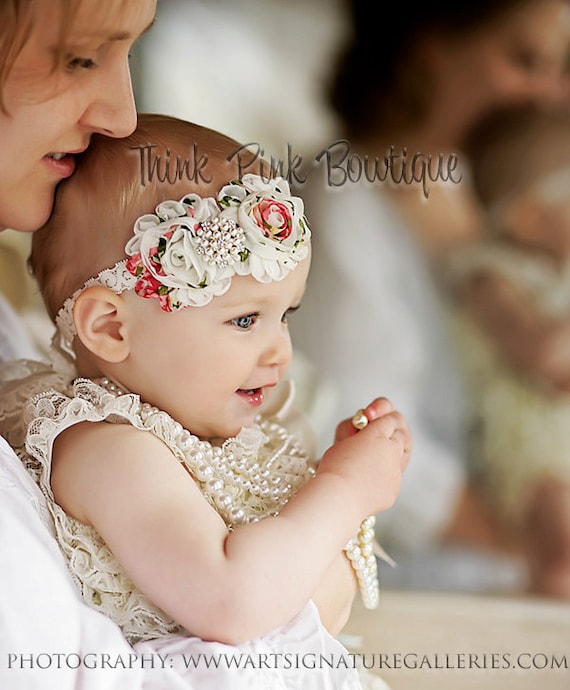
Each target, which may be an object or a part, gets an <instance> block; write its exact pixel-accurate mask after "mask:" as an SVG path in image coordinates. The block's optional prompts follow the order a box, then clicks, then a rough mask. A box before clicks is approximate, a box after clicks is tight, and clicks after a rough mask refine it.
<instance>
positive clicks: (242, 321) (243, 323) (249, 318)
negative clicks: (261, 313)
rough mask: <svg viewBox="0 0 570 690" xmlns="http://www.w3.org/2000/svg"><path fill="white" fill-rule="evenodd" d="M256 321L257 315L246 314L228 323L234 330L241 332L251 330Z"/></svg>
mask: <svg viewBox="0 0 570 690" xmlns="http://www.w3.org/2000/svg"><path fill="white" fill-rule="evenodd" d="M256 319H257V314H247V315H246V316H238V317H237V318H235V319H232V320H231V321H230V323H231V324H232V326H236V328H241V329H242V330H244V331H245V330H247V329H248V328H251V327H252V326H253V324H254V323H255V321H256Z"/></svg>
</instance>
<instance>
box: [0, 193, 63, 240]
mask: <svg viewBox="0 0 570 690" xmlns="http://www.w3.org/2000/svg"><path fill="white" fill-rule="evenodd" d="M52 207H53V197H52V195H51V194H50V196H49V199H46V200H45V201H34V202H33V203H30V204H29V205H27V206H24V205H22V206H21V207H19V208H15V209H14V210H13V211H11V212H9V213H6V214H2V215H0V230H5V229H8V228H9V229H10V230H16V231H17V232H35V231H36V230H39V228H41V227H42V225H44V224H45V223H46V222H47V221H48V219H49V217H50V215H51V210H52Z"/></svg>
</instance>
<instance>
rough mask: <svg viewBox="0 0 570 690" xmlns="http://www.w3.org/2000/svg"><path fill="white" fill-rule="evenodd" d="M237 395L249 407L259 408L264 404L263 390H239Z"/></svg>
mask: <svg viewBox="0 0 570 690" xmlns="http://www.w3.org/2000/svg"><path fill="white" fill-rule="evenodd" d="M236 393H237V394H238V395H239V396H240V398H242V400H245V402H246V403H247V404H248V405H251V406H252V407H259V406H260V405H261V404H263V389H262V388H250V389H248V390H244V389H241V388H240V389H239V390H237V391H236Z"/></svg>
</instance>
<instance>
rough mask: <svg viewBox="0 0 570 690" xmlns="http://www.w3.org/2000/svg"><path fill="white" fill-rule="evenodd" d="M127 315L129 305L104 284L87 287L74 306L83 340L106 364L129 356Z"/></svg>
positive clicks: (78, 332) (75, 317)
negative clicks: (126, 326) (125, 322)
mask: <svg viewBox="0 0 570 690" xmlns="http://www.w3.org/2000/svg"><path fill="white" fill-rule="evenodd" d="M126 313H127V304H126V303H125V300H124V299H123V298H122V297H121V295H117V294H116V293H115V292H113V291H112V290H109V289H108V288H106V287H103V286H102V285H94V286H93V287H90V288H87V289H86V290H84V291H83V292H82V293H81V294H80V295H79V297H78V298H77V301H76V302H75V305H74V307H73V320H74V322H75V328H76V330H77V336H78V338H79V340H80V341H81V342H82V344H83V345H84V347H86V348H87V349H88V350H89V351H90V352H92V353H93V354H94V355H95V356H96V357H99V358H100V359H102V360H104V361H105V362H113V363H118V362H123V361H124V360H125V359H126V358H127V357H128V355H129V343H128V338H127V337H126V330H127V329H126V328H125V327H124V319H125V317H126Z"/></svg>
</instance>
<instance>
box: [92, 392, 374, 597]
mask: <svg viewBox="0 0 570 690" xmlns="http://www.w3.org/2000/svg"><path fill="white" fill-rule="evenodd" d="M93 383H95V384H96V385H97V386H99V387H101V388H102V389H104V390H105V391H106V393H108V394H110V395H112V396H113V397H119V396H122V395H131V396H132V395H133V394H130V393H128V391H126V390H124V389H123V388H122V387H120V386H119V385H117V384H116V383H114V382H113V381H111V380H109V379H107V378H100V379H97V380H95V381H94V382H93ZM135 397H136V399H137V400H138V401H139V409H138V417H139V419H140V423H141V426H142V427H143V428H144V429H146V430H148V431H150V432H151V433H152V434H154V435H155V436H157V437H158V438H160V439H161V440H162V441H163V442H164V443H165V444H166V445H167V446H168V447H169V448H170V449H171V450H172V452H173V453H174V454H175V455H176V457H177V458H178V459H179V460H180V461H181V462H182V464H183V465H184V466H185V467H186V469H187V470H188V471H189V472H190V474H191V475H192V477H193V478H194V480H195V481H196V482H197V484H198V486H199V488H200V490H201V491H202V493H203V494H204V497H205V498H206V500H207V501H208V503H209V504H210V505H211V506H212V507H213V508H214V510H216V512H217V513H218V514H219V515H220V516H221V517H222V519H223V520H224V522H225V523H226V525H227V527H228V529H229V530H233V529H235V528H236V527H238V526H239V525H243V524H247V523H249V522H256V521H258V520H260V519H262V518H265V517H270V516H275V515H278V514H279V512H280V510H281V509H282V508H283V506H284V505H285V504H286V503H287V502H288V501H289V500H290V499H291V498H292V497H293V496H294V495H295V494H296V493H297V492H298V491H299V490H300V489H301V487H302V486H304V485H305V484H306V483H307V482H308V481H309V480H310V479H311V478H313V477H314V476H315V474H316V467H317V464H318V463H317V462H316V461H315V460H314V459H311V458H310V457H309V456H308V454H307V453H306V451H305V450H304V449H303V448H302V446H301V445H300V444H299V443H298V442H297V441H296V440H295V439H294V437H292V436H291V435H290V434H289V433H288V432H287V429H285V428H284V427H283V426H281V425H280V424H278V423H276V422H274V421H271V419H264V418H263V417H262V416H261V415H259V416H258V417H257V418H256V420H255V422H254V424H253V426H252V427H250V428H247V429H242V430H241V431H240V433H239V434H238V435H237V436H235V437H233V438H229V439H227V440H226V441H224V442H223V443H222V444H221V445H220V446H216V445H212V444H211V443H209V442H208V441H201V440H200V439H199V438H198V437H197V436H194V435H193V434H191V433H190V432H189V431H188V430H187V429H185V428H184V427H183V426H182V425H181V424H180V423H178V422H176V421H175V420H174V419H173V418H172V417H171V416H170V415H169V414H168V413H166V412H164V411H162V410H160V409H158V408H157V407H154V406H152V405H150V404H149V403H143V402H140V400H139V398H138V396H135ZM373 543H374V517H373V516H372V517H369V518H367V519H366V520H364V521H363V522H362V524H361V526H360V529H359V531H358V534H357V535H356V536H355V537H354V538H353V539H351V540H350V541H349V543H348V544H347V546H346V548H345V551H346V555H347V557H348V559H349V560H350V563H351V565H352V567H353V569H354V572H355V574H356V577H357V580H358V585H359V589H360V593H361V596H362V601H363V604H364V606H365V607H366V608H376V606H377V605H378V598H379V587H378V570H377V565H376V558H375V556H374V553H373Z"/></svg>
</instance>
